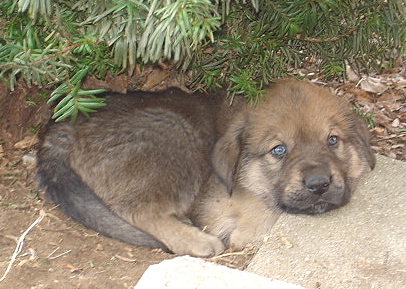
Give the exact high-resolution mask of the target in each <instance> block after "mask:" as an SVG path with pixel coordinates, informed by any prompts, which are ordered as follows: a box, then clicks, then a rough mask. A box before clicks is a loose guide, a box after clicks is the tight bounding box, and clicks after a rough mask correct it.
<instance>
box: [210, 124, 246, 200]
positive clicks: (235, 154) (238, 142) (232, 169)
mask: <svg viewBox="0 0 406 289" xmlns="http://www.w3.org/2000/svg"><path fill="white" fill-rule="evenodd" d="M244 125H245V119H244V118H243V117H242V116H239V117H237V118H236V119H235V120H233V121H232V122H231V123H230V125H229V126H228V128H227V129H226V131H225V133H224V134H223V135H222V136H220V138H219V140H218V141H217V143H216V144H215V146H214V149H213V154H212V164H213V168H214V171H215V172H216V173H217V175H218V176H219V177H220V179H221V180H222V181H223V183H224V184H225V185H226V186H227V189H228V192H229V193H230V194H231V193H232V190H233V184H234V181H235V177H236V174H237V171H238V167H239V160H240V156H241V150H242V135H243V130H244Z"/></svg>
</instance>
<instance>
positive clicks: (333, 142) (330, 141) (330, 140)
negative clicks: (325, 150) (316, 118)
mask: <svg viewBox="0 0 406 289" xmlns="http://www.w3.org/2000/svg"><path fill="white" fill-rule="evenodd" d="M327 142H328V145H329V146H332V147H336V146H337V145H338V136H336V135H331V136H329V137H328V139H327Z"/></svg>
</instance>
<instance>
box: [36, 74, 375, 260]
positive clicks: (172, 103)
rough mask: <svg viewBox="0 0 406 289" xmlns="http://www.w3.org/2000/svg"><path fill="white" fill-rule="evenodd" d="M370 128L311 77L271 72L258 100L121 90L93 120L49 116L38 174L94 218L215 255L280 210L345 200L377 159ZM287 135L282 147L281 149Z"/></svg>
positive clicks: (157, 241)
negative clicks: (276, 76)
mask: <svg viewBox="0 0 406 289" xmlns="http://www.w3.org/2000/svg"><path fill="white" fill-rule="evenodd" d="M336 137H337V138H336ZM368 140H369V136H368V132H367V130H366V129H365V125H364V124H363V123H362V121H361V120H360V119H359V118H358V117H357V116H356V115H355V114H354V113H352V112H351V111H350V110H349V108H348V107H347V105H346V104H345V103H344V102H343V101H342V100H340V99H339V98H337V97H333V96H332V95H331V94H330V93H329V92H328V91H327V90H325V89H322V88H319V87H317V86H314V85H311V84H308V83H304V82H298V81H292V80H284V81H279V82H277V83H276V84H273V85H272V86H271V88H270V89H269V90H268V91H267V93H266V95H265V97H264V99H263V100H262V101H261V102H260V104H259V105H258V106H257V107H250V106H249V105H245V104H243V103H241V102H239V103H235V104H234V105H233V106H231V107H229V106H228V105H226V104H225V103H224V102H222V101H221V100H220V98H219V97H214V98H207V97H204V96H189V95H184V94H183V93H182V92H180V91H177V90H171V91H168V92H166V93H161V94H146V93H137V94H135V95H134V96H126V97H124V96H121V97H117V96H116V97H115V98H114V101H113V102H111V103H110V104H109V105H108V106H107V108H106V109H104V110H102V111H101V112H99V113H97V114H95V115H94V116H93V117H91V118H90V119H89V120H87V119H82V120H80V121H78V122H77V123H76V124H74V125H71V124H69V123H62V124H56V125H51V126H50V128H49V131H48V132H47V133H46V134H45V136H44V140H43V143H42V146H41V148H40V150H39V154H38V174H39V177H40V180H41V184H42V185H43V186H44V187H45V188H46V189H47V194H48V195H49V196H50V198H51V199H52V200H53V201H54V202H57V203H60V204H61V206H62V208H63V209H64V210H65V211H66V212H67V213H68V214H69V215H71V216H72V217H73V218H75V219H76V220H78V221H80V222H82V223H84V224H85V225H86V226H88V227H90V228H92V229H95V230H98V231H100V232H101V233H104V234H106V235H109V236H112V237H115V238H118V239H121V240H124V241H126V242H130V243H133V244H136V245H147V246H151V247H162V248H168V249H169V250H170V251H172V252H175V253H178V254H191V255H196V256H212V255H215V254H219V253H220V252H222V251H223V250H224V248H225V246H233V247H234V248H235V249H242V248H243V247H244V246H245V245H246V244H247V243H251V242H254V241H257V240H259V239H260V238H262V236H264V235H266V234H268V233H269V230H270V229H271V227H272V225H273V224H274V222H275V221H276V219H277V217H278V215H279V213H280V212H281V211H283V210H286V211H288V212H293V213H301V212H303V213H310V214H314V213H322V212H325V211H327V210H330V209H333V208H336V207H339V206H341V205H344V204H345V203H346V202H348V200H349V197H350V195H351V192H352V191H353V189H354V186H355V181H356V179H357V178H358V177H359V176H360V175H361V173H362V172H363V171H364V170H365V169H366V168H367V167H368V166H369V167H371V168H372V167H373V166H374V163H375V159H374V155H373V153H372V151H371V149H370V147H369V144H368ZM329 141H330V142H333V143H330V144H329V143H328V142H329ZM281 145H282V146H283V149H285V150H286V154H283V155H275V151H274V150H273V149H274V148H275V147H278V146H279V147H278V148H279V149H281V148H282V147H281ZM61 160H62V161H61ZM58 162H59V163H61V162H62V163H63V165H58ZM60 166H62V167H63V169H61V168H60ZM51 168H52V169H51ZM59 171H64V172H65V171H66V172H68V173H66V172H65V174H64V175H63V177H62V174H61V173H59ZM69 175H72V176H73V177H74V178H77V179H78V180H76V181H75V183H72V182H71V183H69V179H71V178H69ZM64 182H68V185H65V186H64V185H63V184H64ZM54 187H55V189H54ZM67 187H68V188H69V189H67ZM82 191H83V192H82ZM73 192H74V193H73ZM89 192H90V193H89ZM93 194H94V196H93ZM70 196H74V197H75V198H76V199H72V200H70V199H69V197H70ZM85 197H86V198H88V199H91V201H89V200H87V201H86V202H85V201H84V199H85ZM80 199H82V200H80ZM90 202H93V203H94V204H95V205H94V206H96V205H97V206H98V207H100V209H99V210H98V212H99V215H100V217H98V218H96V217H94V214H95V213H94V211H95V210H96V209H94V210H93V209H92V207H90V206H87V207H86V204H87V203H90ZM80 204H82V205H80ZM103 204H104V205H105V207H106V212H104V211H103V210H102V208H101V205H103ZM109 212H110V213H111V214H110V213H109ZM102 219H103V221H101V220H102ZM109 224H117V225H114V226H113V225H109ZM117 228H121V229H117ZM128 235H131V236H133V235H134V236H139V237H134V238H131V239H130V240H128V238H127V237H126V236H128Z"/></svg>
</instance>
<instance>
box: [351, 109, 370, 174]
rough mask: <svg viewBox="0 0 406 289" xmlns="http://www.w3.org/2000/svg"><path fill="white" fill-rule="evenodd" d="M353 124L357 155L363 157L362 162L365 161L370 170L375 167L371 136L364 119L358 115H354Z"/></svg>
mask: <svg viewBox="0 0 406 289" xmlns="http://www.w3.org/2000/svg"><path fill="white" fill-rule="evenodd" d="M353 122H354V130H355V134H354V138H353V141H354V143H355V147H357V148H358V149H359V152H358V153H359V154H360V155H361V156H362V157H363V159H364V160H366V161H367V163H368V165H369V167H370V168H371V170H372V169H374V167H375V163H376V158H375V154H374V151H373V150H372V148H371V145H370V140H371V134H370V133H369V131H368V128H367V125H366V123H365V121H364V119H363V118H362V117H360V116H358V115H355V113H354V117H353Z"/></svg>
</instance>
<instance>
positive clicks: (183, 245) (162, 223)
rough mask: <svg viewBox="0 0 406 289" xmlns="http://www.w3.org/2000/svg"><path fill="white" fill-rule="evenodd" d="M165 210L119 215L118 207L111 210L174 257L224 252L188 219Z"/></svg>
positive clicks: (203, 255)
mask: <svg viewBox="0 0 406 289" xmlns="http://www.w3.org/2000/svg"><path fill="white" fill-rule="evenodd" d="M167 208H168V206H162V204H161V205H156V206H154V205H151V204H150V205H148V208H146V209H144V210H142V211H134V210H127V211H123V208H122V207H121V208H113V210H114V211H116V212H118V214H119V215H121V217H123V218H124V219H126V220H127V221H128V222H130V223H131V224H133V225H135V226H137V227H139V228H141V229H142V230H144V231H146V232H148V233H149V234H151V235H153V236H154V237H155V238H157V239H158V240H160V241H161V242H162V243H163V244H164V245H165V246H167V247H168V249H169V250H170V251H172V252H173V253H175V254H180V255H186V254H187V255H192V256H197V257H211V256H214V255H218V254H220V253H221V252H222V251H224V249H225V247H224V244H223V243H222V242H221V241H220V239H218V238H217V237H215V236H212V235H210V234H208V233H205V232H203V231H202V230H200V229H199V228H197V227H195V226H193V225H192V223H191V221H190V220H189V219H187V218H185V217H181V216H179V215H178V214H177V213H176V211H175V210H167ZM165 209H166V210H165Z"/></svg>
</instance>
